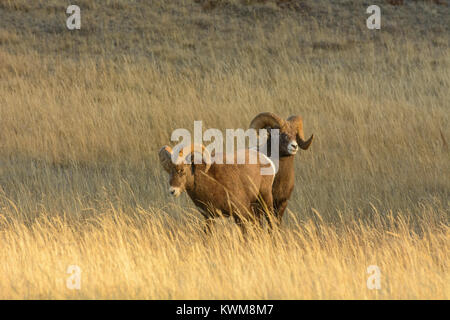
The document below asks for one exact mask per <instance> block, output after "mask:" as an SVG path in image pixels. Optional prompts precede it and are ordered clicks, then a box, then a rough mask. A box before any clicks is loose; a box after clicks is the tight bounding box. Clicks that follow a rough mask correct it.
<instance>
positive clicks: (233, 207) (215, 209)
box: [159, 145, 275, 233]
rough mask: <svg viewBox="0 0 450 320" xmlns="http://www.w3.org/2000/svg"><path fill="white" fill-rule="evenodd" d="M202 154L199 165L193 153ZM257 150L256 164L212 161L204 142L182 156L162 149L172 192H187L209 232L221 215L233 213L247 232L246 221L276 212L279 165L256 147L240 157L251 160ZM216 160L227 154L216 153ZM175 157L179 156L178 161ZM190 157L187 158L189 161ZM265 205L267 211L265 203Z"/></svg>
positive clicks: (162, 156)
mask: <svg viewBox="0 0 450 320" xmlns="http://www.w3.org/2000/svg"><path fill="white" fill-rule="evenodd" d="M195 152H198V153H199V154H202V160H203V162H202V163H201V164H195V163H194V161H190V160H189V158H190V159H191V160H192V158H193V157H192V155H193V154H194V153H195ZM251 152H254V153H256V154H253V156H255V158H254V159H255V160H256V161H255V162H256V164H249V163H248V162H246V163H245V164H236V163H237V161H234V163H235V164H218V163H215V162H214V163H212V162H211V156H210V154H209V152H208V150H207V149H206V148H205V147H204V146H203V145H190V146H187V147H184V148H183V149H182V150H181V151H180V153H179V155H178V156H175V157H174V156H173V151H172V149H171V148H170V147H169V146H164V147H162V148H161V150H160V151H159V159H160V161H161V164H162V166H163V168H164V169H165V170H166V171H167V172H168V173H169V174H170V180H169V184H170V189H169V190H170V193H171V194H172V195H173V196H175V197H177V196H179V195H180V194H181V192H183V191H186V192H187V194H188V195H189V197H190V198H191V200H192V201H193V202H194V204H195V205H196V206H197V208H199V210H200V213H201V214H202V215H203V216H204V217H205V219H206V227H205V232H207V231H209V230H210V228H211V224H212V220H213V219H214V218H215V217H217V216H225V217H229V216H232V217H233V218H234V220H235V222H236V223H237V224H238V225H239V226H240V227H241V229H242V231H243V233H245V226H244V223H243V222H245V221H250V222H256V221H261V219H262V217H263V216H265V217H266V218H267V215H268V214H272V212H273V202H272V183H273V179H274V177H275V166H274V165H273V163H272V161H271V160H270V159H269V158H268V157H267V156H265V155H264V154H262V153H259V152H258V151H255V150H240V151H238V152H236V154H235V155H234V156H235V160H236V159H237V157H238V156H245V157H246V158H245V159H250V153H251ZM214 156H215V159H218V157H220V156H223V157H225V155H223V154H215V155H214ZM173 159H176V161H175V162H174V161H173ZM186 160H187V161H186ZM261 168H266V169H269V172H270V174H266V175H262V174H261ZM262 202H263V203H264V204H265V206H266V207H265V208H264V209H265V210H264V209H262V208H263V207H261V203H262Z"/></svg>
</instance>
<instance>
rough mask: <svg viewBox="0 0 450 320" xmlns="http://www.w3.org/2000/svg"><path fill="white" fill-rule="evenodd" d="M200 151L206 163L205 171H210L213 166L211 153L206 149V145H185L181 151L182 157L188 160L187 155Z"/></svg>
mask: <svg viewBox="0 0 450 320" xmlns="http://www.w3.org/2000/svg"><path fill="white" fill-rule="evenodd" d="M195 152H198V153H200V154H201V155H202V157H203V161H204V162H205V164H206V168H205V173H206V172H208V170H209V168H211V155H210V153H209V151H208V149H206V147H205V146H204V145H203V144H191V145H188V146H185V147H184V148H183V149H182V150H181V151H180V159H181V160H186V158H187V157H189V156H190V155H191V154H193V153H195Z"/></svg>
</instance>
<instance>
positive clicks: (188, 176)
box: [159, 144, 211, 197]
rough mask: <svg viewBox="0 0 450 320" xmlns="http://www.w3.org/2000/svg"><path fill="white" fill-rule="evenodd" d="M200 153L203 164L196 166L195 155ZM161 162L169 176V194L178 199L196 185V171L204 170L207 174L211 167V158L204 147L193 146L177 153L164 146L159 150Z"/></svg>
mask: <svg viewBox="0 0 450 320" xmlns="http://www.w3.org/2000/svg"><path fill="white" fill-rule="evenodd" d="M195 153H199V154H200V155H201V159H202V162H201V163H199V164H195V162H194V157H193V155H194V154H195ZM159 160H160V162H161V165H162V166H163V168H164V170H166V171H167V172H168V173H169V175H170V179H169V185H170V188H169V192H170V194H171V195H173V196H175V197H178V196H179V195H180V194H181V193H182V192H183V191H185V190H186V188H189V187H190V186H191V185H193V183H194V172H195V170H202V171H203V172H204V173H207V172H208V170H209V168H210V167H211V156H210V154H209V152H208V150H207V149H206V148H205V146H203V145H197V144H192V145H188V146H185V147H183V148H181V150H180V151H179V152H175V153H174V151H173V150H172V148H171V147H169V146H164V147H162V148H161V149H160V150H159Z"/></svg>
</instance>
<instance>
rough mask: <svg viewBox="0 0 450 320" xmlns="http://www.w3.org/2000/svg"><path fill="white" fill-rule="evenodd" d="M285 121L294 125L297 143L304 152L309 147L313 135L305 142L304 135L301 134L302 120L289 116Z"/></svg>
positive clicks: (298, 117)
mask: <svg viewBox="0 0 450 320" xmlns="http://www.w3.org/2000/svg"><path fill="white" fill-rule="evenodd" d="M287 121H289V122H291V123H294V125H295V127H297V143H298V146H299V147H300V148H302V149H303V150H306V149H308V148H309V146H310V145H311V142H312V141H313V138H314V135H313V134H312V135H311V137H310V138H309V139H308V140H306V141H305V135H304V133H303V119H302V117H300V116H290V117H289V118H287Z"/></svg>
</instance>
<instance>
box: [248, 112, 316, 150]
mask: <svg viewBox="0 0 450 320" xmlns="http://www.w3.org/2000/svg"><path fill="white" fill-rule="evenodd" d="M250 128H253V129H267V130H268V133H269V136H270V131H271V130H272V129H278V130H279V148H280V150H279V152H280V156H282V157H283V156H290V155H294V154H296V153H297V151H298V148H301V149H303V150H306V149H308V148H309V146H310V145H311V142H312V140H313V136H314V135H311V137H310V138H309V139H308V140H305V136H304V133H303V120H302V117H300V116H290V117H289V118H287V119H286V120H284V119H282V118H280V117H279V116H277V115H276V114H274V113H271V112H263V113H260V114H258V115H257V116H256V117H255V118H254V119H253V120H252V122H251V123H250ZM269 141H270V140H269Z"/></svg>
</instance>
